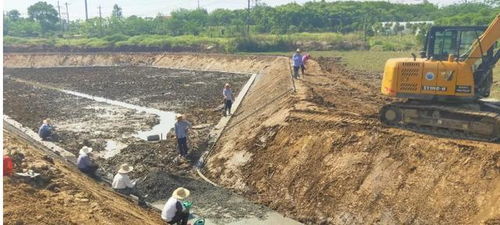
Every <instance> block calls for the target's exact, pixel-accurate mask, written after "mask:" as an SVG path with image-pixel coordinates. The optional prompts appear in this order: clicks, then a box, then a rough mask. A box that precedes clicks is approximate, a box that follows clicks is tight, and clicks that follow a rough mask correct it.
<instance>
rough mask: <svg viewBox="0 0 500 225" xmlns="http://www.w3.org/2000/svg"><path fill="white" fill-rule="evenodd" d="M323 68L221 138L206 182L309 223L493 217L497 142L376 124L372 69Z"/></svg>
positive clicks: (499, 163) (497, 212)
mask: <svg viewBox="0 0 500 225" xmlns="http://www.w3.org/2000/svg"><path fill="white" fill-rule="evenodd" d="M323 65H324V68H325V69H327V70H330V71H329V72H324V71H322V70H321V68H320V66H319V64H317V63H316V62H314V61H311V62H310V64H309V65H308V67H309V71H308V74H307V75H306V76H305V78H304V79H302V80H300V81H299V82H297V85H298V90H297V93H296V94H295V95H293V96H292V97H291V99H290V100H289V101H284V102H281V103H279V104H278V105H279V106H277V107H278V108H280V109H281V110H280V111H277V112H272V113H271V114H267V116H264V117H261V116H252V117H249V118H246V121H245V122H244V123H241V124H239V125H235V127H234V128H232V129H230V130H229V132H227V133H226V134H224V135H223V137H222V138H221V143H223V144H224V145H222V144H221V145H219V146H217V147H216V149H215V153H214V154H213V155H212V156H211V158H210V160H209V163H208V168H209V169H208V171H209V174H210V175H211V177H212V178H213V179H215V180H217V182H219V183H221V184H223V185H225V186H228V187H232V188H234V189H236V190H239V191H240V192H242V193H244V194H246V195H247V196H248V197H249V198H251V199H256V200H258V201H259V202H262V203H265V204H267V205H269V206H271V207H272V208H274V209H278V210H279V211H281V212H284V213H288V215H290V216H292V217H294V218H298V219H299V220H301V221H303V222H306V223H312V224H318V223H319V224H484V223H486V224H495V223H498V222H499V221H500V145H499V144H492V143H481V142H474V141H465V140H452V139H445V138H437V137H432V136H428V135H423V134H418V133H413V132H409V131H404V130H398V129H392V128H384V127H382V126H381V125H380V124H379V122H378V119H377V111H378V109H379V107H380V106H381V105H383V104H385V103H387V102H388V101H389V99H387V98H385V97H383V96H380V95H379V94H378V90H379V87H378V85H379V82H380V77H379V74H371V73H353V72H351V71H348V70H345V69H343V68H341V67H339V66H337V64H335V63H331V62H323ZM283 70H284V69H283ZM274 72H275V71H273V73H272V74H274ZM267 91H268V92H266V94H268V93H274V92H278V91H277V90H276V89H273V88H269V89H267ZM251 110H253V107H248V106H246V107H245V105H243V107H242V108H241V113H242V112H245V111H251ZM238 117H239V115H237V116H236V117H235V120H236V121H238ZM230 126H231V125H230ZM243 134H245V135H243Z"/></svg>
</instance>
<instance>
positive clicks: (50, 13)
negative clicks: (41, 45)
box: [28, 2, 59, 33]
mask: <svg viewBox="0 0 500 225" xmlns="http://www.w3.org/2000/svg"><path fill="white" fill-rule="evenodd" d="M28 15H29V18H30V19H31V20H34V21H36V22H37V23H39V24H40V27H41V28H42V30H41V32H42V33H46V32H49V31H53V30H56V29H57V22H58V21H59V18H57V11H56V9H55V8H54V6H52V5H51V4H48V3H47V2H37V3H35V4H34V5H32V6H30V7H29V8H28Z"/></svg>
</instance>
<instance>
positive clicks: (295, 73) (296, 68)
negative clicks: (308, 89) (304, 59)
mask: <svg viewBox="0 0 500 225" xmlns="http://www.w3.org/2000/svg"><path fill="white" fill-rule="evenodd" d="M299 69H300V66H293V78H295V79H299Z"/></svg>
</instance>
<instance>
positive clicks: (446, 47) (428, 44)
mask: <svg viewBox="0 0 500 225" xmlns="http://www.w3.org/2000/svg"><path fill="white" fill-rule="evenodd" d="M486 28H487V27H486V26H433V27H431V28H430V30H429V32H428V33H427V38H426V40H425V45H424V51H422V52H421V53H420V55H421V57H422V58H427V59H434V60H448V57H449V56H450V54H451V55H453V56H454V57H455V59H454V60H456V61H463V60H465V59H466V58H467V56H468V50H469V49H470V47H471V46H472V43H474V41H475V40H477V39H479V37H480V36H481V34H482V33H483V32H484V31H485V30H486ZM485 50H486V49H485ZM485 52H486V51H485Z"/></svg>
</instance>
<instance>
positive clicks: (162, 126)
mask: <svg viewBox="0 0 500 225" xmlns="http://www.w3.org/2000/svg"><path fill="white" fill-rule="evenodd" d="M61 91H62V92H64V93H67V94H71V95H75V96H78V97H82V98H87V99H91V100H94V101H97V102H103V103H107V104H111V105H116V106H121V107H124V108H128V109H134V110H137V111H138V112H145V113H150V114H154V115H157V116H158V117H159V120H160V123H158V124H157V125H155V126H153V128H151V130H146V131H138V132H137V134H135V135H134V136H135V137H138V138H140V139H143V140H147V137H148V136H150V135H160V137H163V138H164V139H165V138H166V137H167V133H168V132H169V131H170V130H171V129H172V128H173V127H174V124H175V112H172V111H162V110H158V109H154V108H148V107H144V106H138V105H132V104H129V103H125V102H120V101H116V100H111V99H107V98H103V97H97V96H92V95H88V94H84V93H80V92H76V91H70V90H61Z"/></svg>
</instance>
